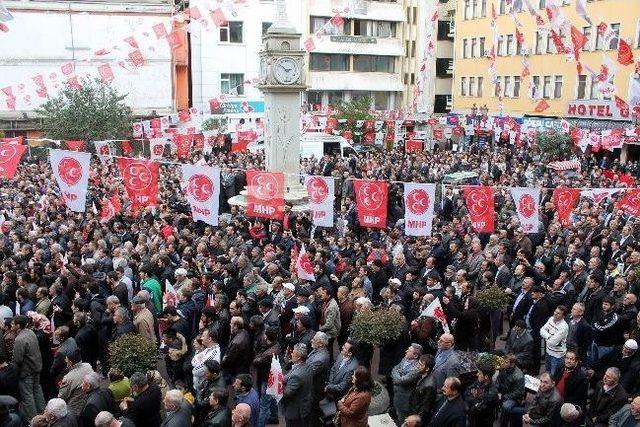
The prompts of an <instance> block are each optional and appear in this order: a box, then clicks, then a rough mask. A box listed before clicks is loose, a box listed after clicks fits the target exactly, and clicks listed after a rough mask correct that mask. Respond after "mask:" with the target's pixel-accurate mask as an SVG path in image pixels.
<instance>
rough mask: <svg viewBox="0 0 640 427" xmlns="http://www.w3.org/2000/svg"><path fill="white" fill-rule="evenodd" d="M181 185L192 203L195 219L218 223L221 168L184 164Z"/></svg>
mask: <svg viewBox="0 0 640 427" xmlns="http://www.w3.org/2000/svg"><path fill="white" fill-rule="evenodd" d="M181 185H182V191H183V192H184V194H185V196H186V197H187V200H188V201H189V205H191V214H192V216H193V220H194V221H203V222H205V223H207V224H209V225H214V226H215V225H218V207H219V204H220V168H217V167H210V166H197V165H182V182H181Z"/></svg>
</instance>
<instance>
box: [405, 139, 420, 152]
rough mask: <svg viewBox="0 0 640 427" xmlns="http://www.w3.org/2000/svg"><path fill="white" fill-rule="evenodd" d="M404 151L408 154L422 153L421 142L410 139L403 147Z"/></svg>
mask: <svg viewBox="0 0 640 427" xmlns="http://www.w3.org/2000/svg"><path fill="white" fill-rule="evenodd" d="M404 151H405V152H406V153H407V154H409V153H419V152H420V151H422V141H420V140H417V139H410V140H408V141H407V142H406V143H405V145H404Z"/></svg>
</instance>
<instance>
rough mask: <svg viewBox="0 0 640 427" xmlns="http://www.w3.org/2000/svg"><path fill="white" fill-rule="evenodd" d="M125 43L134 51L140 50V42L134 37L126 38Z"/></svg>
mask: <svg viewBox="0 0 640 427" xmlns="http://www.w3.org/2000/svg"><path fill="white" fill-rule="evenodd" d="M124 41H125V42H126V43H127V44H128V45H129V46H131V47H132V48H134V49H138V48H139V46H138V42H137V41H136V38H135V37H134V36H129V37H126V38H125V39H124Z"/></svg>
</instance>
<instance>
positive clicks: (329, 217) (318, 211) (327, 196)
mask: <svg viewBox="0 0 640 427" xmlns="http://www.w3.org/2000/svg"><path fill="white" fill-rule="evenodd" d="M304 185H305V187H306V188H307V194H308V195H309V207H310V208H311V212H312V214H313V225H315V226H318V227H333V203H334V201H335V194H336V193H335V182H334V180H333V178H331V177H325V176H313V175H310V176H307V177H306V178H305V180H304Z"/></svg>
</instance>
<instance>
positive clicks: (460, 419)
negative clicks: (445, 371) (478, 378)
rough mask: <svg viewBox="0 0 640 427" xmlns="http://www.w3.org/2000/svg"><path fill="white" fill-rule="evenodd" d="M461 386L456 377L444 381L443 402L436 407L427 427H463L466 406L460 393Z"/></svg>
mask: <svg viewBox="0 0 640 427" xmlns="http://www.w3.org/2000/svg"><path fill="white" fill-rule="evenodd" d="M461 392H462V384H461V383H460V380H459V379H458V378H456V377H449V378H447V379H446V380H444V385H443V386H442V395H443V396H444V397H445V401H444V402H443V403H442V404H441V405H440V406H439V407H438V409H437V410H436V412H435V414H434V415H433V417H432V418H431V422H430V423H429V427H464V426H465V425H466V422H467V405H466V404H465V403H464V400H462V396H461V395H460V393H461Z"/></svg>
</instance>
